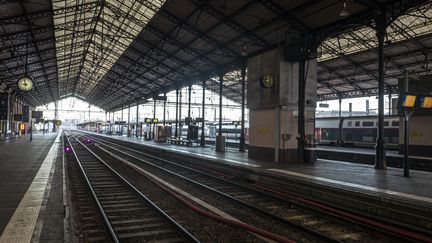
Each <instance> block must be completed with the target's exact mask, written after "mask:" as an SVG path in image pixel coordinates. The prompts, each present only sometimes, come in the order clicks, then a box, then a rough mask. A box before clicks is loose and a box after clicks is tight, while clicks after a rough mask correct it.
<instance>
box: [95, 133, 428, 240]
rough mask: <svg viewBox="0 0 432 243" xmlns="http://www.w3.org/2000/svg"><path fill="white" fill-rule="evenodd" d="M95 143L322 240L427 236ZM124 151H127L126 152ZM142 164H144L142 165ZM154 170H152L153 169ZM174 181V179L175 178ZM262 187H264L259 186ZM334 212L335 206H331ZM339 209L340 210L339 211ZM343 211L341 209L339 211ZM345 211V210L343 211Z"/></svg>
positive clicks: (209, 172) (138, 152)
mask: <svg viewBox="0 0 432 243" xmlns="http://www.w3.org/2000/svg"><path fill="white" fill-rule="evenodd" d="M96 140H97V141H98V145H99V146H100V147H103V148H104V149H106V150H110V151H111V152H113V153H118V154H122V156H124V158H127V159H129V160H130V161H134V160H135V162H138V164H140V166H143V167H145V168H146V169H150V168H149V167H153V168H154V170H155V171H156V170H161V171H164V172H165V173H168V174H169V176H167V178H170V177H171V178H172V177H173V176H174V177H176V178H179V179H180V180H183V181H187V182H188V183H192V184H194V185H196V186H198V187H201V188H203V189H205V190H203V191H207V193H208V191H211V192H212V193H216V194H218V195H220V196H223V197H225V198H229V199H230V200H232V201H235V202H237V203H239V204H241V205H243V206H244V207H248V208H252V209H253V210H255V211H257V212H260V213H261V214H264V215H267V216H270V217H273V218H274V219H275V220H276V221H279V222H283V223H285V224H287V225H290V226H291V227H294V228H297V229H298V230H301V231H304V232H308V233H309V234H312V235H315V236H316V237H317V238H319V239H322V240H325V241H350V242H352V241H362V242H368V241H369V242H370V241H389V240H392V241H398V240H399V241H401V242H402V241H413V240H414V241H427V242H430V238H428V236H425V235H423V234H420V233H416V232H409V231H406V230H404V229H400V228H397V227H393V226H388V225H384V226H386V227H383V228H380V227H378V226H380V224H379V223H376V222H372V223H373V224H371V225H370V224H369V223H370V221H368V220H363V219H364V218H362V217H341V216H340V214H338V215H337V216H336V215H335V214H333V213H330V214H329V213H327V212H325V213H321V212H320V210H318V212H319V213H317V210H315V209H314V208H313V207H314V206H313V205H312V209H313V210H310V209H311V205H307V206H306V207H307V208H304V207H302V206H305V205H302V206H299V204H298V203H295V202H293V201H292V200H287V199H285V198H281V197H280V195H278V196H276V195H275V194H273V192H272V193H268V192H264V191H262V190H257V188H253V187H250V186H248V185H245V184H240V183H236V182H233V181H230V180H227V179H225V178H223V177H225V175H215V174H211V171H207V172H203V170H205V168H202V167H200V168H197V167H196V165H192V164H187V165H185V164H184V162H182V163H174V162H172V161H168V160H164V159H161V158H157V157H155V156H153V155H150V154H147V153H144V152H142V151H138V150H135V149H131V148H128V147H126V146H122V145H120V144H115V143H112V142H108V141H102V140H100V139H99V138H96ZM126 151H127V152H126ZM144 165H146V166H144ZM155 173H156V172H155ZM177 183H178V181H177ZM261 189H264V190H266V188H261ZM330 211H331V212H332V211H333V212H335V210H331V209H330ZM339 213H340V212H339ZM341 214H342V215H344V213H343V212H342V213H341ZM345 215H346V214H345Z"/></svg>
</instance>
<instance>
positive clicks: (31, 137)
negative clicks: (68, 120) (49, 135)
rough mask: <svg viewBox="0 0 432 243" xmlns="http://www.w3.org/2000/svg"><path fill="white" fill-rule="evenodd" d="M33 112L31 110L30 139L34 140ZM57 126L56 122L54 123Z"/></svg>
mask: <svg viewBox="0 0 432 243" xmlns="http://www.w3.org/2000/svg"><path fill="white" fill-rule="evenodd" d="M32 116H33V114H32V111H31V110H30V141H32V140H33V118H32ZM54 127H55V124H54Z"/></svg>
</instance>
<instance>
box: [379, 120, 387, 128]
mask: <svg viewBox="0 0 432 243" xmlns="http://www.w3.org/2000/svg"><path fill="white" fill-rule="evenodd" d="M377 124H378V123H377ZM388 125H389V122H388V121H385V122H384V126H385V127H388Z"/></svg>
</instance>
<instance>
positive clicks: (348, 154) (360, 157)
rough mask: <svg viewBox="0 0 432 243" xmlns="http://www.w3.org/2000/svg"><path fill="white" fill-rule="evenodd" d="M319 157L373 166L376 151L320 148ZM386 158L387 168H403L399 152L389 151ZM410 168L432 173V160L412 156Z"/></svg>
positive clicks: (318, 149)
mask: <svg viewBox="0 0 432 243" xmlns="http://www.w3.org/2000/svg"><path fill="white" fill-rule="evenodd" d="M317 155H318V158H321V159H329V160H342V161H345V162H354V163H362V164H367V165H373V164H374V159H375V149H369V148H348V147H332V146H318V147H317ZM386 157H387V166H389V167H396V168H402V166H403V155H401V154H399V152H398V151H396V150H387V151H386ZM410 167H411V169H415V170H421V171H428V172H432V158H431V157H424V156H414V155H410Z"/></svg>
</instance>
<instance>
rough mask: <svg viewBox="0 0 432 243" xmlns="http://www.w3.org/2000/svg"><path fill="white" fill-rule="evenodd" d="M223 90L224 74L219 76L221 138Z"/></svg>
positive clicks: (220, 129)
mask: <svg viewBox="0 0 432 243" xmlns="http://www.w3.org/2000/svg"><path fill="white" fill-rule="evenodd" d="M222 88H223V74H220V75H219V133H218V134H219V136H222Z"/></svg>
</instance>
